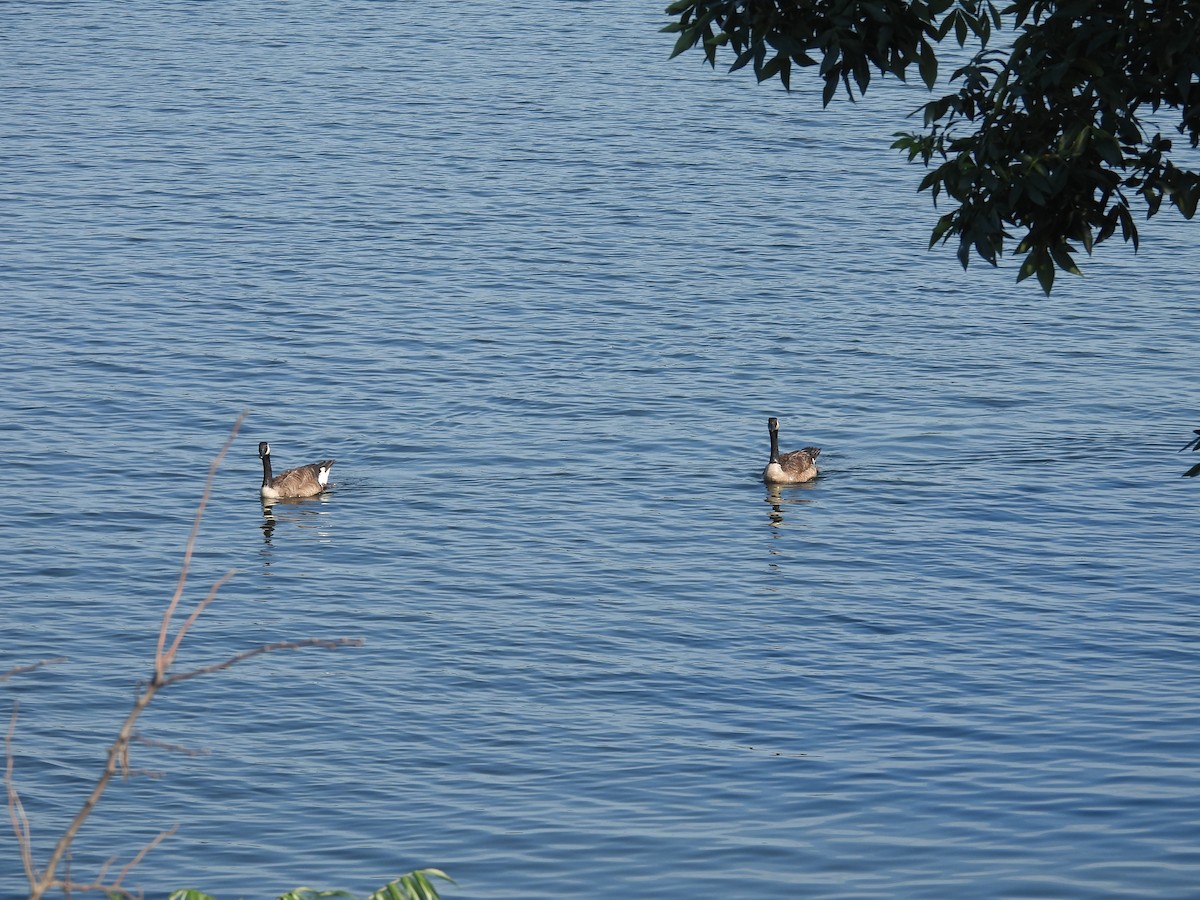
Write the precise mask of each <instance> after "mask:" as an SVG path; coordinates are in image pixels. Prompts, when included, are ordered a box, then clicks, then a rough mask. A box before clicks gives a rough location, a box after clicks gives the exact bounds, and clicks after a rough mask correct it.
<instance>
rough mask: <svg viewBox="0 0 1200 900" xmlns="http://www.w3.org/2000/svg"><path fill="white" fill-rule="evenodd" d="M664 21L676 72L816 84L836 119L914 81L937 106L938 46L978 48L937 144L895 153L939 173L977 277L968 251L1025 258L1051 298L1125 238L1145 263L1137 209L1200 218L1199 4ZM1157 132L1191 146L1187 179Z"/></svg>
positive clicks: (1072, 1)
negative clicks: (1062, 281)
mask: <svg viewBox="0 0 1200 900" xmlns="http://www.w3.org/2000/svg"><path fill="white" fill-rule="evenodd" d="M667 14H668V15H669V16H672V17H673V18H674V19H675V21H673V22H672V23H671V24H670V25H668V26H667V27H666V28H665V29H663V30H664V31H668V32H677V33H678V35H679V38H678V40H677V42H676V44H675V50H674V53H672V56H677V55H679V54H680V53H683V52H684V51H685V50H688V49H691V48H693V47H697V46H699V47H701V48H702V49H703V52H704V55H705V58H706V59H707V60H708V62H709V63H710V64H711V65H713V66H714V67H715V65H716V60H717V53H718V50H719V49H720V48H722V47H725V46H728V47H729V48H730V50H731V51H732V52H733V54H734V59H733V62H732V64H731V65H730V71H733V70H735V69H740V68H742V67H744V66H746V65H749V64H751V63H752V64H753V66H754V73H755V75H757V76H758V80H759V81H766V80H768V79H771V78H778V79H779V80H780V82H781V83H782V84H783V86H784V87H785V88H788V89H790V87H791V74H792V67H793V66H795V67H800V68H804V67H811V66H816V67H818V69H817V71H818V74H819V75H820V77H821V78H822V79H823V80H824V102H825V104H828V103H829V102H830V101H831V100H832V99H833V98H834V96H835V95H837V94H838V93H839V89H844V91H845V93H846V95H847V96H848V97H849V99H851V100H853V99H854V98H855V91H856V90H857V91H858V92H859V93H864V92H865V91H866V90H867V88H868V86H869V85H870V82H871V78H872V75H874V74H876V73H879V74H890V75H894V76H896V77H897V78H900V79H902V80H903V79H906V78H907V76H908V74H909V72H910V70H911V69H913V68H914V67H915V69H916V72H917V73H918V74H919V76H920V78H921V80H922V81H923V82H924V83H925V85H926V86H927V87H928V88H929V90H930V91H933V90H934V88H935V87H936V86H937V84H938V56H937V50H936V48H937V46H938V45H939V44H940V43H941V42H942V41H945V40H947V39H951V38H952V39H953V40H954V41H955V42H957V44H958V46H960V47H965V46H966V45H967V44H968V43H970V44H971V45H972V47H975V46H977V48H978V49H977V51H976V52H975V54H974V56H973V57H972V58H971V59H970V61H969V62H968V63H966V64H965V65H963V66H962V67H961V68H958V69H957V70H956V71H954V73H953V74H952V75H951V76H950V82H949V83H950V86H951V87H956V88H957V90H955V91H954V93H950V94H946V95H945V96H941V97H937V98H936V99H933V100H931V101H929V102H928V103H926V104H924V106H923V107H922V108H921V111H922V112H923V113H924V130H923V131H921V132H911V133H909V132H905V133H900V134H898V135H896V137H897V138H898V139H897V140H896V142H895V144H894V145H893V147H895V148H896V149H899V150H901V151H903V152H906V153H907V155H908V159H909V160H910V161H912V160H914V159H917V158H920V160H921V161H922V162H923V163H924V164H925V166H926V167H927V168H928V169H929V172H928V173H927V174H926V175H925V178H924V180H922V182H921V185H920V188H921V190H928V191H930V193H931V194H932V197H933V200H934V202H935V203H937V201H938V200H939V198H942V197H945V198H948V199H949V200H951V201H953V203H954V204H955V206H954V208H953V209H951V210H950V211H949V212H946V213H945V214H944V215H943V216H942V217H941V218H940V219H939V220H938V222H937V224H936V226H935V227H934V229H933V235H932V238H931V240H930V247H933V246H934V245H935V244H937V243H939V242H941V243H946V242H948V241H949V240H950V239H951V238H957V239H958V258H959V261H960V262H961V263H962V265H963V267H964V268H965V267H966V266H967V264H968V263H969V261H970V259H971V255H972V250H973V251H974V252H975V253H976V254H977V255H978V256H979V257H981V258H983V259H985V260H987V261H988V262H989V263H991V264H992V265H996V263H997V260H998V258H999V257H1001V256H1003V254H1004V252H1005V245H1006V242H1012V241H1015V242H1016V243H1015V247H1010V249H1009V252H1010V253H1011V254H1013V255H1018V256H1023V257H1024V261H1023V264H1022V266H1021V269H1020V272H1019V274H1018V276H1017V280H1018V281H1021V280H1023V279H1025V278H1028V277H1029V276H1030V275H1036V276H1037V279H1038V281H1039V283H1040V284H1041V286H1042V289H1043V290H1044V291H1045V292H1046V293H1047V294H1049V293H1050V290H1051V287H1052V286H1053V284H1054V276H1055V272H1056V270H1058V269H1062V270H1064V271H1067V272H1071V273H1074V274H1079V268H1078V266H1077V264H1076V262H1075V256H1076V254H1077V253H1078V249H1079V248H1080V247H1082V248H1083V249H1084V250H1086V251H1087V252H1088V253H1089V254H1090V253H1091V252H1092V248H1093V247H1094V246H1095V245H1096V244H1099V243H1101V242H1102V241H1105V240H1107V239H1108V238H1110V237H1112V236H1113V235H1114V234H1116V233H1117V232H1118V231H1119V232H1120V234H1121V236H1122V238H1123V239H1124V240H1125V241H1127V242H1130V243H1132V244H1133V247H1134V249H1135V250H1136V249H1137V245H1138V230H1137V225H1136V224H1135V221H1134V213H1133V209H1132V206H1133V205H1134V204H1137V205H1139V206H1141V205H1144V207H1145V212H1146V217H1147V218H1149V217H1151V216H1153V215H1155V214H1157V213H1158V212H1159V211H1160V209H1161V208H1162V204H1163V201H1164V200H1166V201H1167V203H1168V204H1169V205H1170V206H1174V207H1175V208H1176V209H1178V210H1179V212H1181V213H1182V214H1183V215H1184V217H1186V218H1188V219H1190V218H1192V216H1193V215H1195V212H1196V206H1197V202H1198V201H1200V173H1197V172H1196V171H1194V169H1193V168H1188V167H1187V166H1193V167H1194V166H1195V165H1196V159H1197V158H1196V156H1195V155H1194V151H1195V150H1196V147H1197V143H1198V142H1200V0H1174V2H1172V0H1157V2H1156V0H1099V2H1089V0H1069V2H1050V0H1013V2H1012V3H1011V4H1010V5H1009V6H1007V7H1005V8H1003V9H1001V8H999V7H998V6H997V5H996V4H995V3H993V2H992V0H911V2H905V0H808V2H805V0H678V2H675V3H672V4H671V5H670V6H669V7H668V8H667ZM994 37H995V38H1000V39H1002V43H1003V49H993V48H992V47H990V46H989V42H990V41H991V40H992V39H993V38H994ZM997 43H1001V41H999V40H998V41H997ZM1176 116H1178V119H1177V120H1176ZM1160 119H1161V121H1160ZM1160 128H1165V129H1166V130H1167V131H1168V133H1170V132H1174V133H1176V134H1178V135H1182V136H1183V138H1184V139H1186V140H1187V141H1188V144H1189V145H1190V150H1191V154H1190V155H1189V157H1188V161H1187V166H1185V165H1176V163H1174V162H1172V159H1171V157H1172V154H1175V156H1176V158H1177V159H1180V158H1181V157H1182V156H1183V155H1184V154H1188V153H1189V150H1188V148H1187V147H1182V148H1176V146H1175V142H1174V141H1173V140H1172V138H1171V137H1168V136H1166V135H1164V134H1163V133H1162V131H1161V130H1160Z"/></svg>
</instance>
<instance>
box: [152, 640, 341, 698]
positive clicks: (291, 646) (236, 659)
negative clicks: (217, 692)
mask: <svg viewBox="0 0 1200 900" xmlns="http://www.w3.org/2000/svg"><path fill="white" fill-rule="evenodd" d="M362 645H363V641H362V638H334V639H333V640H326V639H325V638H305V639H304V640H300V641H279V642H277V643H274V644H263V645H262V646H261V647H252V648H250V649H249V650H243V651H242V652H241V653H239V654H237V655H236V656H231V657H229V659H227V660H225V661H224V662H219V663H213V664H212V665H211V666H202V667H201V668H199V669H192V670H191V671H190V672H179V673H178V674H175V675H171V676H170V677H168V678H166V679H165V680H164V681H163V683H162V685H163V687H166V686H167V685H168V684H175V683H176V682H179V681H187V680H188V679H189V678H195V677H196V676H198V675H208V674H210V673H212V672H219V671H221V670H222V669H228V668H229V667H230V666H236V665H237V664H238V663H240V662H244V661H245V660H247V659H250V658H251V657H254V656H259V655H260V654H263V653H272V652H274V651H276V650H300V649H302V648H304V647H327V648H329V649H337V648H338V647H361V646H362Z"/></svg>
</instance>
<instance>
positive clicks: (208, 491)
mask: <svg viewBox="0 0 1200 900" xmlns="http://www.w3.org/2000/svg"><path fill="white" fill-rule="evenodd" d="M244 421H246V413H242V414H241V415H240V416H238V417H237V421H236V422H234V423H233V429H232V430H231V431H230V432H229V437H228V438H227V439H226V440H225V444H224V446H222V447H221V452H220V453H218V454H217V456H216V459H214V460H213V461H212V465H211V466H209V467H208V478H207V479H205V481H204V494H203V495H202V496H201V498H200V505H199V506H197V507H196V518H195V520H194V521H193V522H192V532H191V534H189V535H188V540H187V546H186V547H185V548H184V551H183V563H182V564H181V565H180V567H179V582H178V583H177V584H176V585H175V593H174V594H173V595H172V596H171V602H170V604H168V606H167V611H166V612H165V613H163V619H162V625H161V627H160V628H159V630H158V649H157V650H156V652H155V654H154V673H155V675H156V677H157V678H159V679H161V678H162V677H163V675H164V674H166V671H167V666H168V665H170V660H168V659H165V658H164V657H163V647H164V646H165V645H166V643H167V632H169V631H170V630H171V617H172V616H174V615H175V607H177V606H178V605H179V600H180V598H182V597H183V588H184V585H186V584H187V575H188V568H189V567H190V566H191V564H192V551H193V550H195V548H196V537H197V536H198V535H199V534H200V520H201V519H203V518H204V508H205V507H206V506H208V498H209V497H211V496H212V486H213V479H214V478H216V475H217V469H218V468H219V467H220V465H221V461H222V460H223V459H225V454H226V453H228V452H229V448H230V447H231V446H233V439H234V438H236V437H237V433H238V431H239V430H240V429H241V427H242V423H243V422H244Z"/></svg>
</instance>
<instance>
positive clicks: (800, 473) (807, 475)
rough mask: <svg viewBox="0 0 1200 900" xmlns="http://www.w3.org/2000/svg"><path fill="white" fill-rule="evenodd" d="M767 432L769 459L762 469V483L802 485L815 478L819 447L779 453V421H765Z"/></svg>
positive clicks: (774, 419)
mask: <svg viewBox="0 0 1200 900" xmlns="http://www.w3.org/2000/svg"><path fill="white" fill-rule="evenodd" d="M767 431H768V432H770V435H771V458H770V460H768V462H767V467H766V468H765V469H763V481H765V482H767V483H768V484H802V483H803V482H805V481H812V480H813V479H814V478H816V477H817V457H818V456H820V455H821V448H820V447H805V448H804V449H803V450H793V451H792V452H791V453H780V452H779V420H778V419H777V418H775V417H774V416H771V418H769V419H767Z"/></svg>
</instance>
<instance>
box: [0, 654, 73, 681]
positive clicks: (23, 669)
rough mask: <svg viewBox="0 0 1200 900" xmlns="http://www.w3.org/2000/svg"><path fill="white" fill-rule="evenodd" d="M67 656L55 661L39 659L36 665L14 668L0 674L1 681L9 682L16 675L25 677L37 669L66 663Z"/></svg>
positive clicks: (58, 657)
mask: <svg viewBox="0 0 1200 900" xmlns="http://www.w3.org/2000/svg"><path fill="white" fill-rule="evenodd" d="M66 661H67V658H66V657H65V656H56V657H54V658H53V659H39V660H38V661H37V662H35V663H30V664H29V665H27V666H13V667H12V668H11V669H9V670H8V671H7V672H0V681H8V679H10V678H12V677H13V676H14V675H23V674H25V673H26V672H32V671H34V670H35V669H40V668H41V667H42V666H51V665H54V664H55V663H60V662H66Z"/></svg>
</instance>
